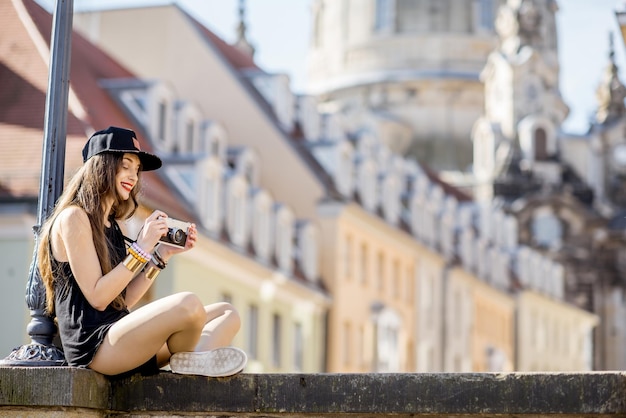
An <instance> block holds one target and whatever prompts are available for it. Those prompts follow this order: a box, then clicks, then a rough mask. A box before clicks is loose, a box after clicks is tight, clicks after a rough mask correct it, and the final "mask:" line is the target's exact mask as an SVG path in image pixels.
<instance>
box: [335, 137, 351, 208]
mask: <svg viewBox="0 0 626 418" xmlns="http://www.w3.org/2000/svg"><path fill="white" fill-rule="evenodd" d="M337 152H338V153H339V155H338V162H337V163H338V166H337V169H336V174H335V176H336V177H335V183H336V184H337V190H338V191H339V193H341V194H342V195H344V196H348V197H351V195H352V192H353V187H354V185H353V175H354V173H353V171H354V165H353V162H352V159H353V149H352V145H350V143H348V142H347V141H342V142H341V143H340V144H339V145H338V146H337Z"/></svg>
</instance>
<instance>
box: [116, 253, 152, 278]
mask: <svg viewBox="0 0 626 418" xmlns="http://www.w3.org/2000/svg"><path fill="white" fill-rule="evenodd" d="M122 264H124V267H126V268H127V269H128V270H130V271H131V272H132V273H133V274H135V273H137V272H138V271H139V270H141V269H142V268H143V267H144V266H145V265H146V263H145V262H142V261H141V260H139V259H138V258H137V257H135V256H134V255H133V254H128V255H127V256H126V258H125V259H124V261H123V262H122Z"/></svg>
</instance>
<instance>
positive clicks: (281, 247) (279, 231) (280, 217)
mask: <svg viewBox="0 0 626 418" xmlns="http://www.w3.org/2000/svg"><path fill="white" fill-rule="evenodd" d="M275 216H276V222H275V225H274V228H275V229H274V236H275V239H276V241H275V244H274V245H275V256H276V260H277V262H278V267H279V268H280V269H281V270H282V271H283V272H284V273H286V274H287V275H290V274H291V273H292V271H293V264H292V262H293V237H294V225H293V222H294V215H293V212H292V211H291V209H289V208H288V207H286V206H279V207H278V208H277V211H276V214H275Z"/></svg>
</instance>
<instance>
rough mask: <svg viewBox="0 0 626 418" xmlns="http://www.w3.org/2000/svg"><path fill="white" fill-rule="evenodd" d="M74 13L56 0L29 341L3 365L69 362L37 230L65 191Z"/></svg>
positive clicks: (29, 292)
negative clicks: (49, 308)
mask: <svg viewBox="0 0 626 418" xmlns="http://www.w3.org/2000/svg"><path fill="white" fill-rule="evenodd" d="M73 13H74V2H73V0H56V5H55V9H54V15H53V22H52V34H51V39H50V68H49V73H48V92H47V94H46V113H45V121H44V142H43V151H42V163H41V178H40V185H39V188H40V189H39V201H38V205H37V225H35V226H34V227H33V232H34V235H35V251H34V253H33V259H32V263H31V266H30V271H29V277H28V284H27V286H26V304H27V305H28V308H29V309H30V315H31V321H30V323H29V324H28V327H27V329H26V331H27V332H28V335H29V336H30V338H31V343H30V344H29V345H26V346H21V347H18V348H16V349H14V350H13V351H12V352H11V354H10V355H9V356H8V357H7V358H6V359H4V360H2V361H1V362H0V363H2V364H5V365H7V364H8V365H29V366H39V365H40V366H57V365H62V364H64V363H65V358H64V356H63V352H62V351H61V350H59V349H58V348H57V347H56V346H55V345H54V344H53V342H52V340H53V339H54V337H55V335H56V333H57V328H56V325H55V324H54V320H53V318H51V317H49V316H47V315H46V314H45V309H46V292H45V288H44V286H43V283H42V280H41V277H40V275H39V271H38V269H37V243H38V242H39V229H40V228H41V225H42V224H43V223H44V222H45V221H46V219H47V217H48V215H49V214H50V213H51V212H52V209H53V208H54V205H55V203H56V201H57V199H58V198H59V196H60V195H61V193H62V191H63V178H64V171H65V137H66V132H67V110H68V95H69V74H70V62H71V43H72V19H73Z"/></svg>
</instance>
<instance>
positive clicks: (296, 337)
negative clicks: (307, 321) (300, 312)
mask: <svg viewBox="0 0 626 418" xmlns="http://www.w3.org/2000/svg"><path fill="white" fill-rule="evenodd" d="M293 367H294V369H295V371H297V372H301V371H302V370H304V333H303V332H302V324H301V323H299V322H296V323H295V324H294V328H293Z"/></svg>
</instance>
